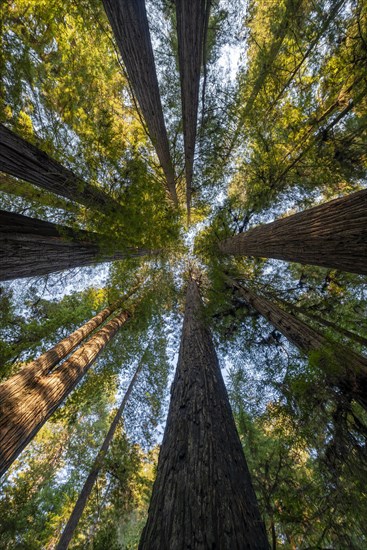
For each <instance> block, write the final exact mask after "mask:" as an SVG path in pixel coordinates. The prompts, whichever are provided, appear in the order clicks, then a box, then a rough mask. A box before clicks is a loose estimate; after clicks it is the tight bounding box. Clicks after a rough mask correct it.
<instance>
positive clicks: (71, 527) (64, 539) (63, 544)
mask: <svg viewBox="0 0 367 550" xmlns="http://www.w3.org/2000/svg"><path fill="white" fill-rule="evenodd" d="M142 367H143V360H141V361H140V362H139V364H138V367H137V369H136V370H135V373H134V376H133V377H132V379H131V381H130V384H129V387H128V388H127V390H126V393H125V395H124V398H123V400H122V402H121V405H120V407H119V409H118V411H117V413H116V415H115V417H114V419H113V421H112V424H111V426H110V429H109V430H108V433H107V435H106V438H105V440H104V442H103V443H102V446H101V448H100V450H99V452H98V455H97V457H96V459H95V461H94V463H93V466H92V469H91V471H90V472H89V475H88V477H87V479H86V481H85V483H84V485H83V488H82V490H81V492H80V494H79V497H78V500H77V501H76V504H75V506H74V508H73V511H72V512H71V515H70V517H69V519H68V522H67V524H66V526H65V529H64V531H63V533H62V535H61V538H60V541H59V544H58V545H57V546H56V547H55V550H66V549H67V548H68V547H69V544H70V541H71V539H72V538H73V535H74V532H75V529H76V528H77V526H78V523H79V520H80V518H81V516H82V513H83V511H84V508H85V505H86V504H87V501H88V498H89V497H90V494H91V492H92V489H93V486H94V484H95V482H96V480H97V477H98V474H99V472H100V469H101V467H102V465H103V462H104V459H105V456H106V454H107V451H108V449H109V446H110V445H111V442H112V439H113V436H114V435H115V431H116V428H117V426H118V423H119V421H120V419H121V416H122V413H123V412H124V409H125V405H126V403H127V401H128V399H129V397H130V394H131V392H132V390H133V388H134V385H135V382H136V380H137V378H138V376H139V373H140V371H141V369H142Z"/></svg>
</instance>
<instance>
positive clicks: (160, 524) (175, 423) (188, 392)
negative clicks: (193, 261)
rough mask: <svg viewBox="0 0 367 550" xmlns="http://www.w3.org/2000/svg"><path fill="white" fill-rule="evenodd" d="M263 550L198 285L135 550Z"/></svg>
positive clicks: (192, 289)
mask: <svg viewBox="0 0 367 550" xmlns="http://www.w3.org/2000/svg"><path fill="white" fill-rule="evenodd" d="M187 548H190V549H191V550H199V549H200V550H206V549H209V548H211V549H214V548H218V549H219V548H220V549H221V550H243V549H244V548H251V549H253V550H256V549H262V550H263V549H268V548H269V545H268V541H267V538H266V533H265V527H264V524H263V522H262V520H261V517H260V513H259V510H258V506H257V501H256V497H255V493H254V490H253V488H252V484H251V478H250V474H249V471H248V468H247V464H246V461H245V457H244V454H243V450H242V446H241V442H240V439H239V437H238V433H237V430H236V427H235V423H234V420H233V416H232V412H231V408H230V405H229V401H228V396H227V392H226V388H225V385H224V382H223V379H222V375H221V372H220V368H219V364H218V359H217V356H216V353H215V349H214V345H213V343H212V340H211V335H210V332H209V330H208V329H207V328H206V326H205V323H204V318H203V307H202V303H201V299H200V294H199V290H198V287H197V285H196V282H195V281H193V280H190V282H189V284H188V289H187V296H186V310H185V319H184V325H183V331H182V339H181V346H180V353H179V359H178V366H177V371H176V376H175V380H174V383H173V387H172V397H171V404H170V409H169V413H168V419H167V425H166V429H165V434H164V438H163V443H162V447H161V451H160V455H159V460H158V473H157V478H156V481H155V484H154V488H153V495H152V499H151V503H150V508H149V515H148V521H147V524H146V526H145V529H144V531H143V534H142V537H141V540H140V544H139V550H172V549H175V550H184V549H187Z"/></svg>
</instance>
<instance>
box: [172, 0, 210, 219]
mask: <svg viewBox="0 0 367 550" xmlns="http://www.w3.org/2000/svg"><path fill="white" fill-rule="evenodd" d="M209 10H210V1H209V0H176V21H177V38H178V60H179V67H180V79H181V100H182V121H183V133H184V146H185V173H186V204H187V212H188V217H190V204H191V188H192V174H193V164H194V153H195V142H196V126H197V116H198V106H199V87H200V70H201V64H202V62H203V51H204V47H205V45H204V39H205V28H206V23H207V21H208V18H209Z"/></svg>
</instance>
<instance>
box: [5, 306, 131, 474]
mask: <svg viewBox="0 0 367 550" xmlns="http://www.w3.org/2000/svg"><path fill="white" fill-rule="evenodd" d="M127 319H128V314H127V313H126V312H123V313H120V314H119V315H117V316H116V317H114V318H113V319H111V320H110V321H108V322H107V323H106V325H105V326H104V327H103V328H101V329H100V330H99V331H98V332H97V333H96V334H95V335H93V336H92V337H91V338H90V340H88V342H86V343H85V344H84V345H83V346H81V347H80V348H79V349H78V350H77V351H76V352H75V353H73V355H71V356H70V357H69V358H68V359H66V361H64V363H62V364H61V365H60V366H59V367H58V368H57V369H54V370H53V371H52V372H51V373H50V374H48V375H47V374H43V375H42V374H40V375H36V376H34V377H33V378H32V379H30V380H27V383H25V384H21V385H20V386H19V385H17V384H15V385H11V384H10V385H9V384H6V383H4V384H0V442H1V443H0V476H1V475H2V474H3V473H4V472H6V470H7V469H8V468H9V466H10V465H11V464H12V463H13V461H14V460H15V459H16V458H17V456H18V455H19V453H20V452H21V451H22V450H23V449H24V448H25V447H26V445H27V444H28V443H29V442H30V441H31V440H32V439H33V437H34V436H35V435H36V433H37V432H38V430H39V429H40V428H41V427H42V426H43V424H44V423H45V422H46V420H48V418H50V416H51V415H52V414H53V413H54V412H55V410H56V409H57V408H58V407H59V406H60V405H61V404H62V402H63V401H64V399H65V398H66V397H67V396H68V395H69V393H70V392H71V391H72V390H73V389H74V388H75V386H76V385H77V384H78V382H79V381H80V380H81V378H82V377H83V376H84V375H85V374H86V372H87V371H88V369H89V367H90V366H91V365H92V364H93V362H94V361H95V360H96V359H97V357H98V356H99V354H100V353H101V352H102V350H103V349H104V348H105V346H106V344H107V343H108V342H109V341H110V340H111V339H112V338H113V337H114V335H115V334H116V332H117V331H118V330H119V329H120V328H121V327H122V326H123V325H124V324H125V322H126V321H127Z"/></svg>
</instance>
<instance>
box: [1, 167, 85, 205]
mask: <svg viewBox="0 0 367 550" xmlns="http://www.w3.org/2000/svg"><path fill="white" fill-rule="evenodd" d="M0 191H2V192H4V193H7V194H8V195H12V196H15V197H20V198H22V199H25V200H27V201H31V202H32V201H33V202H35V203H37V205H42V206H49V207H51V208H60V209H61V210H66V211H68V212H69V213H73V214H74V213H77V212H78V210H80V206H79V205H78V204H77V203H75V202H71V201H68V200H65V199H64V198H63V197H60V196H58V195H55V194H54V193H49V192H48V191H45V190H44V189H42V188H38V187H35V186H34V185H32V184H31V183H28V182H26V181H20V180H19V179H16V178H13V177H12V176H9V175H8V174H4V173H2V172H1V173H0Z"/></svg>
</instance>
